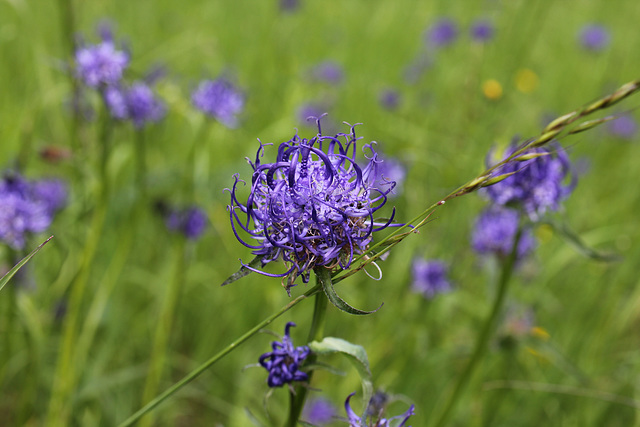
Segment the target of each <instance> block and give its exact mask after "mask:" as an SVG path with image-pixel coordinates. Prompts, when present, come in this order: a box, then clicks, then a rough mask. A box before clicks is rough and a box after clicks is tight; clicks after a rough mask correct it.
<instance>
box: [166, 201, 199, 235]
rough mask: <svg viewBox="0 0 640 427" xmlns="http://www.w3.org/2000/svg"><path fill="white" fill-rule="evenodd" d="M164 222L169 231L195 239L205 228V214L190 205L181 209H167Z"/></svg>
mask: <svg viewBox="0 0 640 427" xmlns="http://www.w3.org/2000/svg"><path fill="white" fill-rule="evenodd" d="M165 223H166V225H167V228H168V229H169V230H171V231H176V232H179V233H182V234H184V236H185V237H186V238H187V239H190V240H197V239H198V238H199V237H200V236H202V234H203V233H204V231H205V229H206V228H207V224H208V221H207V215H206V214H205V213H204V212H203V211H202V210H201V209H199V208H197V207H195V206H192V207H190V208H187V209H183V210H168V211H167V212H166V214H165Z"/></svg>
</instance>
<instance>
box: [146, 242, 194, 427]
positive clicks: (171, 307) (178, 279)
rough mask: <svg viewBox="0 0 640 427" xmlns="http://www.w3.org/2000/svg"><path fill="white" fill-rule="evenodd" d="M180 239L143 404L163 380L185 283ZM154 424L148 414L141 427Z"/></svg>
mask: <svg viewBox="0 0 640 427" xmlns="http://www.w3.org/2000/svg"><path fill="white" fill-rule="evenodd" d="M178 237H179V239H178V243H177V245H176V247H175V257H176V265H175V271H174V272H173V273H174V274H173V280H171V282H170V283H169V284H168V285H167V289H166V295H165V297H164V301H163V302H162V308H161V311H160V319H159V321H158V325H157V328H156V333H155V337H154V340H153V348H152V351H151V360H150V362H149V373H148V374H147V381H146V384H145V387H144V392H143V395H142V401H143V402H148V401H149V400H151V398H153V396H154V395H155V394H156V392H157V390H158V385H159V383H160V380H161V378H162V373H163V367H164V365H165V362H166V351H167V343H168V341H169V338H170V336H171V328H172V326H173V317H174V315H175V308H176V305H177V302H178V299H179V295H180V289H181V287H182V284H183V283H184V269H185V256H186V254H185V243H186V238H185V237H183V236H178ZM152 422H153V417H152V416H151V414H148V416H147V417H145V418H143V419H142V420H141V421H140V426H143V427H144V426H150V425H151V424H152Z"/></svg>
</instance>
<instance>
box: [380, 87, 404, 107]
mask: <svg viewBox="0 0 640 427" xmlns="http://www.w3.org/2000/svg"><path fill="white" fill-rule="evenodd" d="M379 99H380V105H382V107H384V108H386V109H387V110H395V109H397V108H398V106H399V105H400V94H399V93H398V91H397V90H393V89H385V90H383V91H382V92H380V98H379Z"/></svg>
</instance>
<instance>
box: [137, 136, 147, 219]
mask: <svg viewBox="0 0 640 427" xmlns="http://www.w3.org/2000/svg"><path fill="white" fill-rule="evenodd" d="M135 133H136V141H135V146H136V148H135V151H136V154H135V156H136V181H137V184H138V203H139V204H141V205H142V206H144V207H146V204H147V181H146V178H147V177H146V175H147V160H146V157H147V153H146V146H145V135H144V129H136V130H135Z"/></svg>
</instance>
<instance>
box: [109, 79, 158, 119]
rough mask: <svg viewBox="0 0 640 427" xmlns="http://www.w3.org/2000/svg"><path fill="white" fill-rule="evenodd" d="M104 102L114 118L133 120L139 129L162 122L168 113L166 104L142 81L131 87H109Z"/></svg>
mask: <svg viewBox="0 0 640 427" xmlns="http://www.w3.org/2000/svg"><path fill="white" fill-rule="evenodd" d="M104 102H105V104H106V105H107V108H108V109H109V112H110V113H111V116H112V117H113V118H115V119H118V120H131V121H132V122H133V125H134V126H135V127H136V128H137V129H140V128H142V127H143V126H144V125H145V124H146V123H147V122H157V121H159V120H161V119H162V118H163V117H164V115H165V113H166V108H165V105H164V103H163V102H162V101H160V99H158V97H157V96H156V95H155V94H154V93H153V90H152V89H151V88H150V87H149V86H148V85H147V84H146V83H144V82H140V81H139V82H135V83H133V84H132V85H131V86H130V87H119V86H110V87H107V88H106V89H105V90H104Z"/></svg>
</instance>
